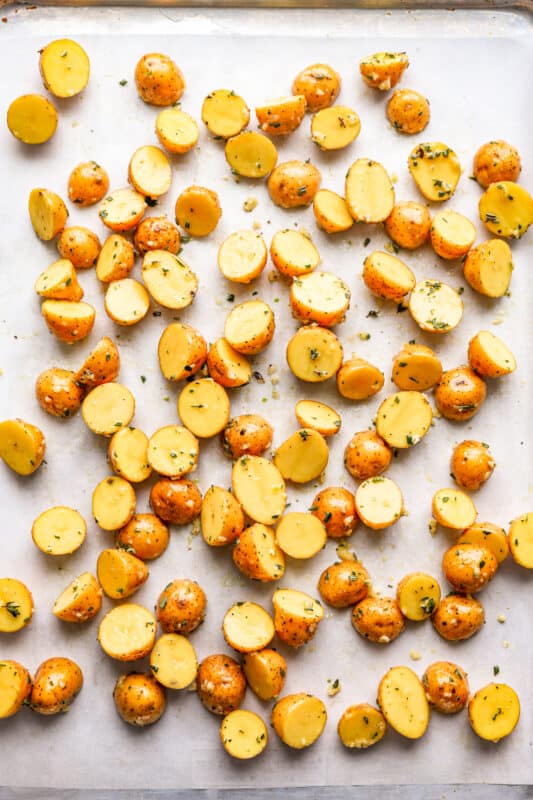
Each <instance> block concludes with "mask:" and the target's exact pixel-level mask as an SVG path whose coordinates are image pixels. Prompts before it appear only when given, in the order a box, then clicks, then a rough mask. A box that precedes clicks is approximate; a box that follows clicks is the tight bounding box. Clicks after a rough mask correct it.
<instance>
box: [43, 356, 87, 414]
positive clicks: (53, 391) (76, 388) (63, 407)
mask: <svg viewBox="0 0 533 800" xmlns="http://www.w3.org/2000/svg"><path fill="white" fill-rule="evenodd" d="M35 395H36V397H37V402H38V403H39V405H40V406H41V408H42V409H43V411H46V412H47V413H48V414H52V416H54V417H72V416H73V415H74V414H75V413H76V411H78V409H79V407H80V406H81V401H82V400H83V398H84V396H85V390H84V389H83V387H82V386H80V385H79V384H78V382H77V380H76V373H75V372H72V370H70V369H60V367H52V368H51V369H45V370H44V372H41V374H40V375H38V376H37V380H36V382H35Z"/></svg>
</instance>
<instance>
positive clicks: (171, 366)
mask: <svg viewBox="0 0 533 800" xmlns="http://www.w3.org/2000/svg"><path fill="white" fill-rule="evenodd" d="M157 355H158V358H159V366H160V367H161V372H162V373H163V375H164V376H165V378H166V379H167V380H168V381H181V380H183V379H184V378H187V377H189V375H194V374H195V373H196V372H198V370H199V369H201V367H203V365H204V363H205V360H206V358H207V344H206V341H205V339H204V337H203V336H202V335H201V334H200V333H199V332H198V331H197V330H196V329H195V328H193V327H191V326H190V325H186V324H185V323H183V322H171V323H170V325H167V327H166V328H165V330H164V331H163V333H162V334H161V338H160V340H159V344H158V347H157Z"/></svg>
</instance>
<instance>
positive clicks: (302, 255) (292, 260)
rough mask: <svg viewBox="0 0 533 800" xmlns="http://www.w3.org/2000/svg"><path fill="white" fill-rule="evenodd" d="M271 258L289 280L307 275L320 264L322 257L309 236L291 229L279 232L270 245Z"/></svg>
mask: <svg viewBox="0 0 533 800" xmlns="http://www.w3.org/2000/svg"><path fill="white" fill-rule="evenodd" d="M270 258H271V259H272V261H273V262H274V266H275V267H276V269H277V270H278V272H280V273H281V274H282V275H284V276H285V277H287V278H295V277H297V276H298V275H307V274H308V273H309V272H311V271H312V270H314V269H316V267H318V265H319V264H320V255H319V252H318V250H317V249H316V247H315V245H314V244H313V242H312V241H311V239H310V237H309V236H306V235H305V234H304V233H302V232H301V231H295V230H292V229H290V228H285V229H284V230H281V231H278V232H277V233H275V234H274V236H273V237H272V241H271V243H270Z"/></svg>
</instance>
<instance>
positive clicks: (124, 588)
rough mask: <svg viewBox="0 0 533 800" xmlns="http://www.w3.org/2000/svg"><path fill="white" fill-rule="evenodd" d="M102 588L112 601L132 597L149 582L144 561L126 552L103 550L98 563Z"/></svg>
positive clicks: (97, 572)
mask: <svg viewBox="0 0 533 800" xmlns="http://www.w3.org/2000/svg"><path fill="white" fill-rule="evenodd" d="M96 574H97V575H98V581H99V582H100V586H101V587H102V589H103V590H104V592H105V593H106V595H107V596H108V597H110V598H111V599H112V600H122V599H124V598H125V597H130V596H131V595H132V594H134V592H136V591H137V589H140V587H141V586H142V585H143V583H145V582H146V581H147V580H148V575H149V572H148V569H147V567H146V564H145V563H144V561H141V559H140V558H137V557H136V556H133V555H132V554H131V553H128V552H127V551H126V550H111V549H109V550H102V552H101V553H100V555H99V556H98V561H97V562H96Z"/></svg>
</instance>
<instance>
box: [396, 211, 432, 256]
mask: <svg viewBox="0 0 533 800" xmlns="http://www.w3.org/2000/svg"><path fill="white" fill-rule="evenodd" d="M430 228H431V215H430V213H429V211H428V210H427V208H426V206H424V205H422V203H415V202H414V201H413V200H406V201H403V202H401V203H396V205H395V206H394V207H393V209H392V211H391V213H390V214H389V216H388V217H387V219H386V220H385V230H386V231H387V233H388V235H389V236H390V238H391V239H392V241H393V242H396V244H397V245H399V246H400V247H404V248H405V249H406V250H416V249H417V247H422V245H423V244H425V243H426V242H427V240H428V239H429V231H430Z"/></svg>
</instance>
